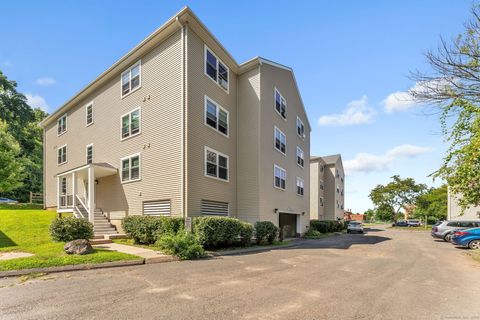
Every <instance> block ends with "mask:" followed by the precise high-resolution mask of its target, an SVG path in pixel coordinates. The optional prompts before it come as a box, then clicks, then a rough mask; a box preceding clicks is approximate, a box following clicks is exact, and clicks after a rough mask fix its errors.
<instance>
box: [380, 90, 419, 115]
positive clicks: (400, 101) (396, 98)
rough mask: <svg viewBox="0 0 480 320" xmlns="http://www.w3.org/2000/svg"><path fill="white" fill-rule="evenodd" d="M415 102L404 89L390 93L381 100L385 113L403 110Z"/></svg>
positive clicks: (412, 105)
mask: <svg viewBox="0 0 480 320" xmlns="http://www.w3.org/2000/svg"><path fill="white" fill-rule="evenodd" d="M416 104H417V103H416V102H415V101H414V100H413V98H412V96H411V95H410V93H408V92H406V91H397V92H394V93H391V94H389V95H388V97H387V98H386V99H385V100H383V106H384V108H385V112H386V113H392V112H396V111H405V110H408V109H410V108H412V107H414V106H415V105H416Z"/></svg>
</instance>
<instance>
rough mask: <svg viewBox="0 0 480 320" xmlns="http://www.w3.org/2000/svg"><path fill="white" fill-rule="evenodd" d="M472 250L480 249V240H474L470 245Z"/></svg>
mask: <svg viewBox="0 0 480 320" xmlns="http://www.w3.org/2000/svg"><path fill="white" fill-rule="evenodd" d="M468 247H469V248H470V249H480V240H473V241H470V242H469V243H468Z"/></svg>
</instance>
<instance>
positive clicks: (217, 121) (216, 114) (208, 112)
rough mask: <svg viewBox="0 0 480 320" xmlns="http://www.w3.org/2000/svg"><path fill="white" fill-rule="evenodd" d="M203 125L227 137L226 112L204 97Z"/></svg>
mask: <svg viewBox="0 0 480 320" xmlns="http://www.w3.org/2000/svg"><path fill="white" fill-rule="evenodd" d="M205 124H206V125H207V126H210V127H212V128H213V129H215V130H217V131H219V132H220V133H223V134H224V135H226V136H228V111H226V110H225V109H223V108H222V107H221V106H220V105H218V104H217V103H216V102H215V101H213V100H212V99H210V98H208V97H207V96H205Z"/></svg>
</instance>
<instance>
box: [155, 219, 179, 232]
mask: <svg viewBox="0 0 480 320" xmlns="http://www.w3.org/2000/svg"><path fill="white" fill-rule="evenodd" d="M159 219H160V220H162V227H161V229H160V230H159V232H160V233H161V234H167V233H172V234H177V233H178V232H179V231H180V230H184V229H185V219H183V218H179V217H171V218H170V217H159Z"/></svg>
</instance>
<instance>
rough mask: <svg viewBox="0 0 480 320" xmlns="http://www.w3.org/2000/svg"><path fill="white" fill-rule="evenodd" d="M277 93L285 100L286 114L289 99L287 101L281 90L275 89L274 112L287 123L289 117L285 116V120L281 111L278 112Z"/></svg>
mask: <svg viewBox="0 0 480 320" xmlns="http://www.w3.org/2000/svg"><path fill="white" fill-rule="evenodd" d="M277 92H278V94H279V95H280V97H282V99H283V100H285V114H287V108H288V105H287V99H285V97H284V96H283V95H282V93H281V92H280V90H278V89H277V87H274V90H273V110H275V112H276V113H277V114H278V115H279V116H280V118H282V119H283V120H285V122H286V121H287V116H285V118H284V117H283V116H282V114H281V113H280V111H278V110H277V106H276V99H277Z"/></svg>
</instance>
